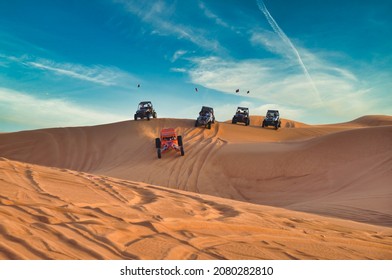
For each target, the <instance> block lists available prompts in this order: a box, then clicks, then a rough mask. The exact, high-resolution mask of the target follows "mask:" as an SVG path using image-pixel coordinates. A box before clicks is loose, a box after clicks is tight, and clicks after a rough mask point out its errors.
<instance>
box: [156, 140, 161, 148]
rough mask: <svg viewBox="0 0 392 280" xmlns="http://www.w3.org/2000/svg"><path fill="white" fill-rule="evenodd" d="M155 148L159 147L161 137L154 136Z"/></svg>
mask: <svg viewBox="0 0 392 280" xmlns="http://www.w3.org/2000/svg"><path fill="white" fill-rule="evenodd" d="M155 148H157V149H160V148H161V139H160V138H155Z"/></svg>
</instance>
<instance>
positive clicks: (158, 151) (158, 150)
mask: <svg viewBox="0 0 392 280" xmlns="http://www.w3.org/2000/svg"><path fill="white" fill-rule="evenodd" d="M157 154H158V158H161V157H162V154H161V148H158V149H157Z"/></svg>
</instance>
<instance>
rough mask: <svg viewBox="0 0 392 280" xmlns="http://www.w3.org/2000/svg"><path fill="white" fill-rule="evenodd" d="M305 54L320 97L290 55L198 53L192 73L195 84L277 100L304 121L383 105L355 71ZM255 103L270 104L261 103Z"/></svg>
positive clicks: (351, 114) (288, 114) (267, 101)
mask: <svg viewBox="0 0 392 280" xmlns="http://www.w3.org/2000/svg"><path fill="white" fill-rule="evenodd" d="M304 59H305V60H307V63H308V65H309V66H310V69H312V71H313V80H314V83H315V85H316V86H317V87H318V88H319V92H320V96H321V98H322V103H320V102H319V99H318V97H317V96H315V94H314V91H313V89H312V87H311V86H310V85H309V82H308V81H307V79H306V78H305V77H304V75H303V73H302V71H301V70H300V69H299V70H298V69H297V70H295V71H293V69H292V65H290V64H287V63H286V62H287V61H286V59H281V58H277V59H257V60H256V59H253V60H241V61H236V60H225V59H222V58H219V57H203V58H194V59H193V60H192V61H193V63H194V67H193V68H191V69H189V72H188V73H189V76H190V79H191V82H192V83H194V84H199V85H202V86H203V87H206V88H210V89H214V90H217V91H219V92H222V93H227V94H231V95H237V96H238V95H240V96H246V97H250V98H254V99H256V100H259V101H258V102H262V103H264V104H276V105H278V106H279V108H284V111H285V113H284V115H285V116H286V117H288V118H293V119H295V118H296V117H299V118H300V119H299V120H300V121H304V122H309V116H311V115H315V114H319V115H320V116H322V117H324V119H330V120H339V119H345V120H348V119H350V118H355V117H358V116H361V115H363V114H369V113H371V112H375V111H376V112H377V106H380V105H382V106H380V107H385V105H384V104H380V102H379V101H378V99H377V98H375V96H373V95H372V94H371V89H369V88H367V87H366V86H365V85H364V84H362V83H360V82H358V79H357V77H356V75H354V74H353V73H352V72H350V71H349V70H347V69H343V68H341V67H337V66H336V65H333V64H332V63H328V62H327V61H324V60H323V59H321V58H318V57H317V56H316V55H310V54H309V55H305V56H304ZM237 88H239V89H240V94H238V93H235V90H236V89H237ZM247 90H250V94H249V95H247V94H245V92H246V91H247ZM258 102H255V103H258ZM252 107H256V108H260V110H261V111H265V110H266V108H264V107H259V106H257V105H256V106H252ZM384 109H385V108H384ZM380 111H383V110H380ZM384 111H385V110H384ZM261 113H262V112H261ZM262 114H264V113H262ZM226 115H227V113H226ZM320 119H321V118H320ZM311 120H314V118H313V117H312V118H311Z"/></svg>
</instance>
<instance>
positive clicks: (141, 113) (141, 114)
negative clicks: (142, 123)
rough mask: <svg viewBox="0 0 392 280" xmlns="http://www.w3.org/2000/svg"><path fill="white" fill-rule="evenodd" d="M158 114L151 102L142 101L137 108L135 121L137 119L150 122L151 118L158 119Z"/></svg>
mask: <svg viewBox="0 0 392 280" xmlns="http://www.w3.org/2000/svg"><path fill="white" fill-rule="evenodd" d="M156 117H157V113H156V112H155V110H154V108H153V106H152V103H151V101H142V102H140V103H139V105H138V107H137V111H136V114H135V115H134V120H135V121H136V120H137V119H145V118H146V119H147V120H150V119H151V118H154V119H155V118H156Z"/></svg>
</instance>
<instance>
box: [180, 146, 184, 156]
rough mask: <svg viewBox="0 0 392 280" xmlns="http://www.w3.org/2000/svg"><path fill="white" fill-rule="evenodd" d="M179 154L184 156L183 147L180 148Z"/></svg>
mask: <svg viewBox="0 0 392 280" xmlns="http://www.w3.org/2000/svg"><path fill="white" fill-rule="evenodd" d="M180 152H181V156H184V155H185V152H184V147H183V146H181V147H180Z"/></svg>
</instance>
